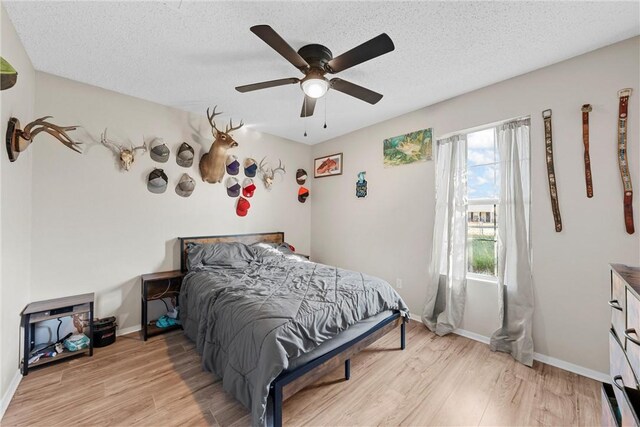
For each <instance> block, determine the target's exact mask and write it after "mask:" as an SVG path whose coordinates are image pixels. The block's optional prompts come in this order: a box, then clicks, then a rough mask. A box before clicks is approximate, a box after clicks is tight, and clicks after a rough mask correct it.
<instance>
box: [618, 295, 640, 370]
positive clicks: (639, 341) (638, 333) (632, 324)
mask: <svg viewBox="0 0 640 427" xmlns="http://www.w3.org/2000/svg"><path fill="white" fill-rule="evenodd" d="M620 339H622V338H620ZM624 346H625V347H624V348H625V349H626V351H627V357H628V358H629V363H630V364H631V367H632V368H633V371H634V372H635V374H636V378H640V300H638V299H637V298H636V297H635V295H633V294H632V293H631V292H629V290H627V329H625V331H624Z"/></svg>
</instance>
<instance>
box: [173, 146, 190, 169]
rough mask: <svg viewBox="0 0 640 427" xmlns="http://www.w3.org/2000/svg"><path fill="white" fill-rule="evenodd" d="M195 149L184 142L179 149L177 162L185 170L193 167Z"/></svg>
mask: <svg viewBox="0 0 640 427" xmlns="http://www.w3.org/2000/svg"><path fill="white" fill-rule="evenodd" d="M193 157H194V153H193V147H192V146H190V145H189V144H187V143H186V142H183V143H182V144H181V145H180V148H178V155H177V156H176V162H177V163H178V164H179V165H180V166H182V167H185V168H190V167H191V165H193Z"/></svg>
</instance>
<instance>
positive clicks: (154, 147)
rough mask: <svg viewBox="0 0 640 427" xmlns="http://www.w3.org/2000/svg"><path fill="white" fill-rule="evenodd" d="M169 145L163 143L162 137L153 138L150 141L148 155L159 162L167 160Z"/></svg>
mask: <svg viewBox="0 0 640 427" xmlns="http://www.w3.org/2000/svg"><path fill="white" fill-rule="evenodd" d="M169 154H170V151H169V147H167V144H165V143H164V140H163V139H162V138H155V139H154V140H153V141H151V153H150V156H151V158H152V159H153V160H155V161H156V162H160V163H166V162H167V160H169Z"/></svg>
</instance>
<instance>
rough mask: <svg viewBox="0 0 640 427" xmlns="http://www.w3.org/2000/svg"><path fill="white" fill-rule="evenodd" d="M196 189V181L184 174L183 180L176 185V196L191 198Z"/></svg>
mask: <svg viewBox="0 0 640 427" xmlns="http://www.w3.org/2000/svg"><path fill="white" fill-rule="evenodd" d="M195 188H196V181H195V180H194V179H193V178H191V177H190V176H189V174H186V173H185V174H182V178H180V181H178V185H176V194H177V195H178V196H182V197H189V196H190V195H191V193H193V190H195Z"/></svg>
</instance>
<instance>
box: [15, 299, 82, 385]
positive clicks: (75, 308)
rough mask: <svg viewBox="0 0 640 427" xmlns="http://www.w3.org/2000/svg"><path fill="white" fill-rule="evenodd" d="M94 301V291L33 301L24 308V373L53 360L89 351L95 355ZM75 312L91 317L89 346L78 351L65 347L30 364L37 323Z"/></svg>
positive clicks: (22, 367) (22, 363) (22, 368)
mask: <svg viewBox="0 0 640 427" xmlns="http://www.w3.org/2000/svg"><path fill="white" fill-rule="evenodd" d="M93 301H94V294H93V293H90V294H82V295H74V296H70V297H65V298H56V299H50V300H45V301H37V302H32V303H31V304H29V305H27V306H26V307H25V308H24V310H22V326H23V328H24V349H23V351H24V355H23V359H22V362H21V365H22V366H21V370H22V375H25V376H26V375H27V374H28V373H29V369H31V368H35V367H36V366H42V365H46V364H47V363H51V362H57V361H59V360H62V359H66V358H67V357H73V356H79V355H82V354H87V353H88V354H89V356H93V317H94V316H93V314H94V313H93ZM74 314H84V315H88V317H89V319H88V323H89V347H88V348H85V349H82V350H78V351H69V350H67V349H65V350H64V351H63V352H62V353H60V354H58V355H57V356H55V357H45V358H42V359H40V360H38V361H37V362H33V363H31V364H29V353H30V352H31V350H33V348H34V347H35V341H34V339H35V329H36V323H38V322H43V321H45V320H51V319H57V318H59V317H67V316H73V315H74Z"/></svg>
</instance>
